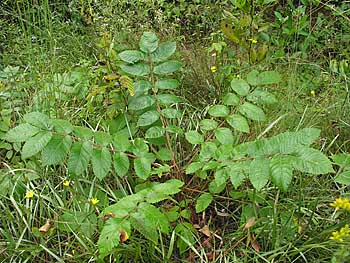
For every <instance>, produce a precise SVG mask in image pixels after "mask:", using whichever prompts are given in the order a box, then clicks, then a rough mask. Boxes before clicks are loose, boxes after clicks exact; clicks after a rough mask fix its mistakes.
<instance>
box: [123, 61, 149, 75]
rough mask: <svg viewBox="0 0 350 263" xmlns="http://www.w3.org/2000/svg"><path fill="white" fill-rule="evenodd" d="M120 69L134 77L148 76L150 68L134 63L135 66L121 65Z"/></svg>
mask: <svg viewBox="0 0 350 263" xmlns="http://www.w3.org/2000/svg"><path fill="white" fill-rule="evenodd" d="M120 68H121V69H122V70H123V71H124V72H126V73H128V74H131V75H134V76H146V75H149V74H150V70H151V69H150V67H149V65H147V64H145V63H141V62H140V63H136V64H122V65H120Z"/></svg>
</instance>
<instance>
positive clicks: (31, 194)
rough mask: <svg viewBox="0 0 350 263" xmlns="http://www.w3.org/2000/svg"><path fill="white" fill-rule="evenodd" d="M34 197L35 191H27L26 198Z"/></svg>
mask: <svg viewBox="0 0 350 263" xmlns="http://www.w3.org/2000/svg"><path fill="white" fill-rule="evenodd" d="M33 197H34V191H33V190H29V191H27V193H26V196H25V198H27V199H31V198H33Z"/></svg>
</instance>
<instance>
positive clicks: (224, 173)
mask: <svg viewBox="0 0 350 263" xmlns="http://www.w3.org/2000/svg"><path fill="white" fill-rule="evenodd" d="M229 172H230V170H229V169H228V167H224V168H221V169H217V170H216V171H215V177H214V180H215V183H216V184H217V185H222V184H226V181H227V179H228V178H229V176H230V174H229Z"/></svg>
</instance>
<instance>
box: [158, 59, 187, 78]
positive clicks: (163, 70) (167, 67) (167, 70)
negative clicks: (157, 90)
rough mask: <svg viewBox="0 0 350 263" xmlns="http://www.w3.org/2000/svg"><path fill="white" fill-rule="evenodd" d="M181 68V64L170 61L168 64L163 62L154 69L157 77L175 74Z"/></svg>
mask: <svg viewBox="0 0 350 263" xmlns="http://www.w3.org/2000/svg"><path fill="white" fill-rule="evenodd" d="M180 68H181V63H180V62H179V61H176V60H170V61H167V62H163V63H162V64H159V65H157V66H155V67H154V74H157V75H167V74H171V73H174V72H175V71H177V70H179V69H180Z"/></svg>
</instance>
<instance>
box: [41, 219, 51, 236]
mask: <svg viewBox="0 0 350 263" xmlns="http://www.w3.org/2000/svg"><path fill="white" fill-rule="evenodd" d="M52 225H53V222H52V221H51V219H47V220H46V223H45V225H43V226H42V227H40V228H39V231H40V232H41V233H45V234H46V233H47V232H49V230H50V228H51V227H52Z"/></svg>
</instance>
